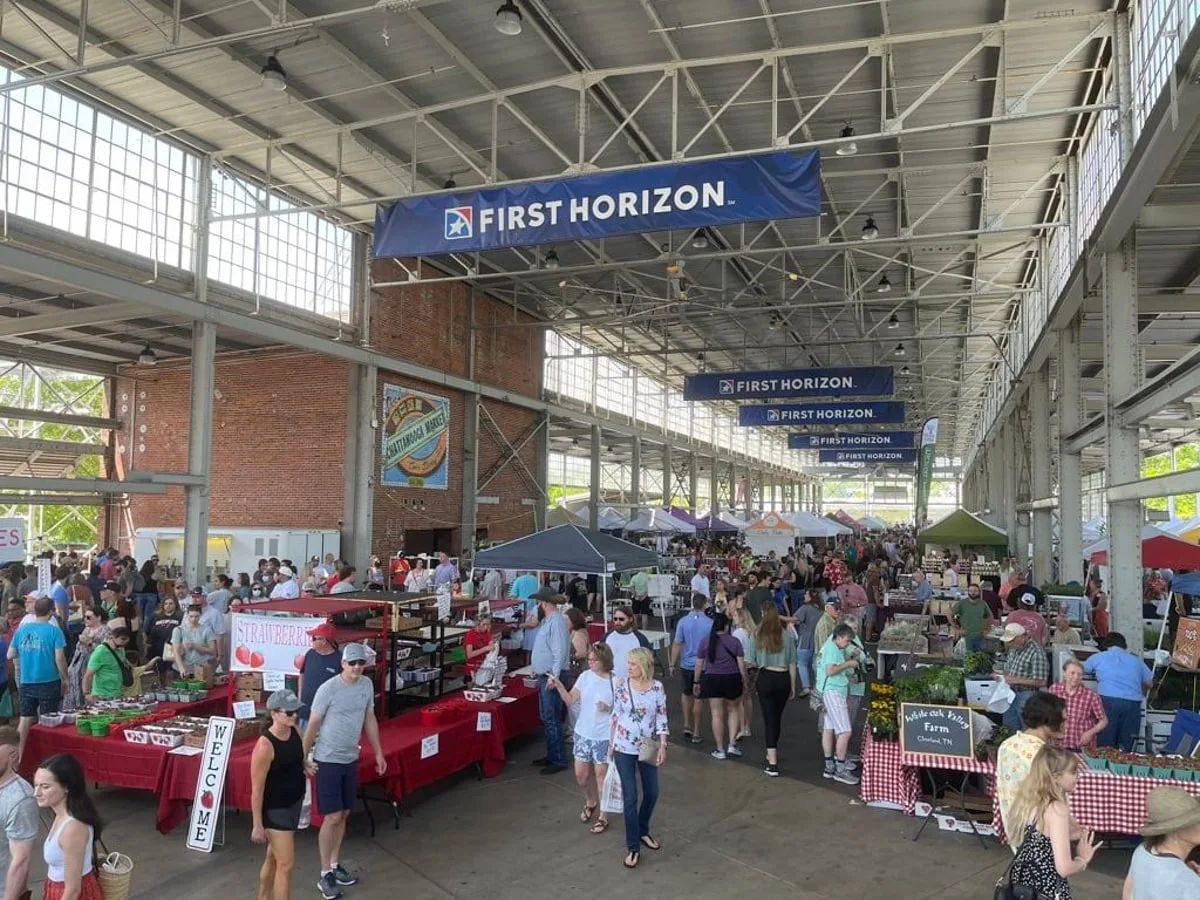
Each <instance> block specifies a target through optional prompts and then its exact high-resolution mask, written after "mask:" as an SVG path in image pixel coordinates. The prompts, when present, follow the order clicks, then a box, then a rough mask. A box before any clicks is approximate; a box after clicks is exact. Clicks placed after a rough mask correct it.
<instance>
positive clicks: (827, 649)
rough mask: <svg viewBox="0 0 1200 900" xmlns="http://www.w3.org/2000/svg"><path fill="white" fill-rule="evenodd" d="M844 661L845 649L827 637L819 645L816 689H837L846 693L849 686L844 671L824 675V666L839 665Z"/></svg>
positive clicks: (847, 677) (848, 679)
mask: <svg viewBox="0 0 1200 900" xmlns="http://www.w3.org/2000/svg"><path fill="white" fill-rule="evenodd" d="M845 661H846V651H845V650H843V649H842V648H841V647H839V646H838V645H837V644H835V643H834V642H833V638H829V639H828V640H827V641H825V643H824V644H822V645H821V653H820V655H819V656H818V657H817V690H819V691H822V692H824V691H839V692H841V693H843V694H845V693H847V692H848V690H849V688H850V678H849V676H848V675H847V674H846V673H845V672H838V673H837V674H836V675H826V674H825V672H826V666H840V665H841V664H842V663H844V662H845Z"/></svg>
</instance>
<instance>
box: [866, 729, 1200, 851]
mask: <svg viewBox="0 0 1200 900" xmlns="http://www.w3.org/2000/svg"><path fill="white" fill-rule="evenodd" d="M861 756H862V776H861V781H859V786H858V796H859V798H860V799H861V800H862V801H863V802H864V803H871V802H873V801H880V800H882V801H887V802H889V803H895V804H897V805H899V806H900V807H901V808H902V809H903V810H904V814H905V815H906V816H911V815H915V814H916V808H917V801H918V800H920V799H921V770H922V769H949V770H952V771H957V772H973V773H975V774H977V775H984V776H986V777H985V778H984V790H985V791H986V792H987V795H988V796H989V797H991V798H992V820H993V823H994V824H995V825H996V826H997V828H998V827H999V823H1000V803H999V801H998V800H997V799H996V765H995V763H993V762H991V761H990V760H987V761H980V760H977V759H954V758H949V757H944V756H930V755H928V754H926V753H901V752H900V743H899V742H898V741H877V740H875V739H873V738H872V737H871V733H870V731H867V732H866V733H865V734H864V735H863V742H862V754H861ZM1196 787H1197V788H1200V785H1196Z"/></svg>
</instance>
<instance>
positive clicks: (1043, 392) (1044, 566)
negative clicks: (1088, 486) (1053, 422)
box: [1029, 362, 1054, 584]
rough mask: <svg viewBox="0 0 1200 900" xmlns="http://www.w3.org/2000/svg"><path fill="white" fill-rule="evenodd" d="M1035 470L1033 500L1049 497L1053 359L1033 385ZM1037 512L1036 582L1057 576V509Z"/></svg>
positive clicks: (1031, 431)
mask: <svg viewBox="0 0 1200 900" xmlns="http://www.w3.org/2000/svg"><path fill="white" fill-rule="evenodd" d="M1029 411H1030V419H1031V420H1032V421H1031V422H1030V429H1029V434H1030V444H1031V457H1032V459H1031V461H1030V465H1031V471H1030V473H1029V479H1030V485H1031V488H1030V498H1029V499H1030V500H1045V499H1046V498H1048V497H1049V496H1050V363H1049V362H1046V363H1043V364H1042V367H1041V368H1040V369H1038V370H1037V371H1036V372H1034V373H1033V380H1032V382H1031V384H1030V387H1029ZM1031 515H1032V516H1033V573H1034V577H1035V578H1036V579H1037V581H1036V582H1035V583H1036V584H1044V583H1046V582H1049V581H1052V580H1053V577H1052V575H1053V573H1052V565H1051V560H1052V555H1053V553H1054V535H1053V534H1052V527H1053V513H1052V512H1051V510H1049V509H1035V510H1034V511H1033V513H1032V514H1031Z"/></svg>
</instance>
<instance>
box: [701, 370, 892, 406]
mask: <svg viewBox="0 0 1200 900" xmlns="http://www.w3.org/2000/svg"><path fill="white" fill-rule="evenodd" d="M895 389H896V384H895V378H894V377H893V375H892V370H891V368H890V367H888V366H863V367H856V368H842V369H791V370H789V371H784V372H716V373H706V374H699V375H685V376H684V378H683V399H684V400H775V399H779V398H782V397H872V396H875V397H881V396H890V395H891V394H892V393H894V392H895Z"/></svg>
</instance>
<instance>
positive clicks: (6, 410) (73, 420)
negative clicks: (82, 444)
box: [0, 406, 125, 431]
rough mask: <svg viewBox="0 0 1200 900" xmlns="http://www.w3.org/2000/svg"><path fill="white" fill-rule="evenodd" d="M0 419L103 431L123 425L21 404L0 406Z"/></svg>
mask: <svg viewBox="0 0 1200 900" xmlns="http://www.w3.org/2000/svg"><path fill="white" fill-rule="evenodd" d="M0 419H20V420H21V421H23V422H51V423H53V424H55V425H76V426H78V427H80V428H99V429H101V430H103V431H120V430H121V429H122V428H124V427H125V426H124V425H123V424H122V423H121V420H120V419H106V418H103V417H101V416H84V415H79V414H78V413H64V412H53V411H51V410H42V409H26V408H25V407H22V406H0Z"/></svg>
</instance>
